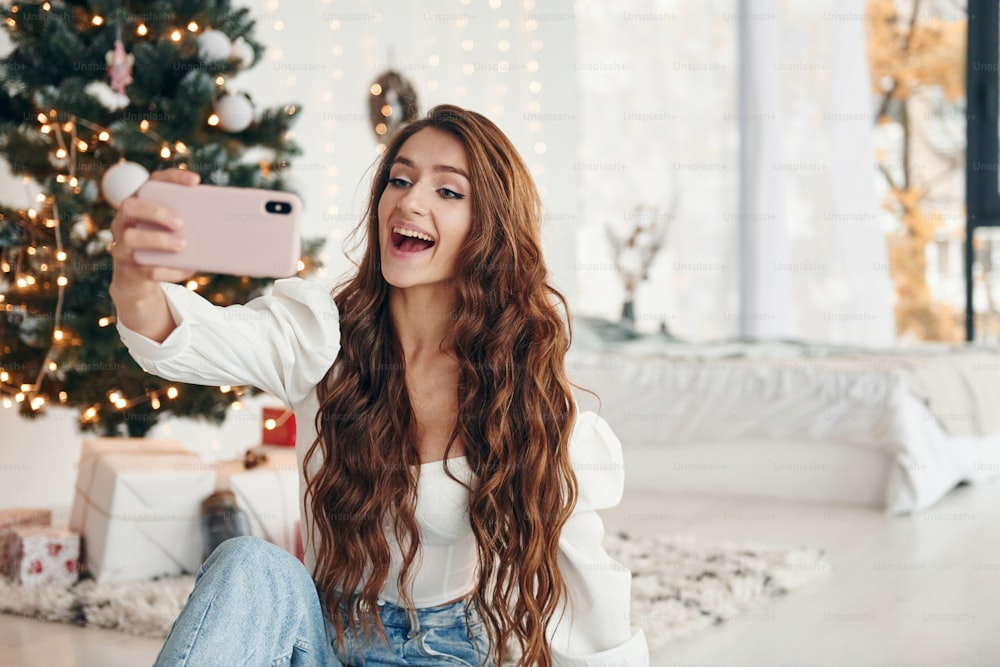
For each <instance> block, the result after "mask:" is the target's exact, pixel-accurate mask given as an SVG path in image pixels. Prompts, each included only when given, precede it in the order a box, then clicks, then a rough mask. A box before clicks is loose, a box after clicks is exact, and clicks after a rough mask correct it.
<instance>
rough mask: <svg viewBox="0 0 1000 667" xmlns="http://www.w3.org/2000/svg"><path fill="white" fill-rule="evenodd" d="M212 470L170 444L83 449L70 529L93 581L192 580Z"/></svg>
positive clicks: (108, 441) (133, 442)
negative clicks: (75, 534) (189, 575)
mask: <svg viewBox="0 0 1000 667" xmlns="http://www.w3.org/2000/svg"><path fill="white" fill-rule="evenodd" d="M214 489H215V471H214V470H213V468H212V466H209V465H206V464H205V463H202V461H201V459H200V458H199V457H198V455H197V454H195V453H194V452H191V451H189V450H187V449H185V448H184V447H183V445H181V443H179V442H177V441H173V440H149V439H144V438H97V439H92V440H88V441H85V442H84V446H83V451H82V454H81V456H80V464H79V469H78V472H77V484H76V493H75V496H74V499H73V509H72V513H71V515H70V528H71V529H72V530H75V531H77V532H79V533H80V534H82V535H83V561H84V562H83V569H84V571H85V572H89V573H90V574H91V575H92V576H93V577H94V578H95V579H96V580H97V581H98V582H102V583H103V582H112V581H135V580H141V579H151V578H154V577H158V576H165V575H177V574H182V573H193V572H196V571H197V570H198V568H199V567H200V566H201V562H202V553H201V551H202V545H201V531H200V509H201V501H202V500H204V499H205V498H206V497H207V496H209V495H210V494H211V493H212V492H213V491H214Z"/></svg>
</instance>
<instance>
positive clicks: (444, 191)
mask: <svg viewBox="0 0 1000 667" xmlns="http://www.w3.org/2000/svg"><path fill="white" fill-rule="evenodd" d="M438 192H440V193H441V196H442V197H444V198H445V199H462V198H463V197H465V195H463V194H459V193H458V192H455V191H454V190H452V189H450V188H441V189H440V190H438Z"/></svg>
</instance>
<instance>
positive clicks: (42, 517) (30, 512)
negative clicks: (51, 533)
mask: <svg viewBox="0 0 1000 667" xmlns="http://www.w3.org/2000/svg"><path fill="white" fill-rule="evenodd" d="M51 525H52V511H51V510H43V509H36V508H29V507H19V508H17V509H10V510H0V533H2V532H4V531H5V530H8V529H10V528H14V527H15V526H51Z"/></svg>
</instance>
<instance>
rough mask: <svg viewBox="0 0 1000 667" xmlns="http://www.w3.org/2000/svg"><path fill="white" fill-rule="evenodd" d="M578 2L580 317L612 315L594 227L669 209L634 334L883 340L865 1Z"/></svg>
mask: <svg viewBox="0 0 1000 667" xmlns="http://www.w3.org/2000/svg"><path fill="white" fill-rule="evenodd" d="M740 5H743V9H744V10H745V17H746V20H745V22H744V28H745V32H744V35H745V36H746V39H745V40H741V39H740V38H739V34H740V20H739V13H740V9H741V7H740ZM576 6H577V17H578V21H577V30H578V34H577V44H578V53H577V59H578V62H579V63H580V65H579V66H578V71H577V82H578V84H579V104H580V114H579V122H580V128H579V129H580V137H581V141H580V147H579V149H578V155H579V163H578V170H577V171H578V177H579V180H580V183H581V189H580V191H581V210H582V224H581V230H580V234H579V242H578V248H577V262H578V266H579V271H578V284H579V290H580V294H581V297H582V298H581V300H580V301H581V309H582V310H584V312H586V313H589V314H594V315H600V316H603V317H610V318H616V317H617V315H618V312H619V310H620V304H621V298H622V295H623V292H622V290H621V287H620V286H619V285H618V281H617V273H616V271H615V270H614V263H615V257H614V256H613V255H612V254H611V252H610V249H609V246H608V244H607V243H606V242H605V240H604V238H605V232H604V227H606V226H612V227H615V228H617V229H618V230H619V232H620V233H624V232H625V231H627V230H628V229H629V228H630V226H631V224H632V222H633V221H632V220H630V219H629V213H630V212H631V211H633V210H634V207H635V206H637V205H640V204H648V205H654V206H658V207H661V208H664V207H667V206H668V205H669V203H670V202H671V201H674V200H676V214H675V216H674V218H673V220H672V222H671V225H670V228H669V232H668V237H667V239H666V245H665V249H664V250H663V251H661V253H660V256H659V257H658V259H657V261H656V263H655V264H654V265H653V267H652V268H651V271H650V274H649V280H648V281H647V282H646V283H645V284H644V285H643V286H642V287H641V288H640V290H639V291H638V293H637V296H636V320H637V326H638V327H639V328H640V329H645V330H653V329H655V328H656V327H657V325H658V323H659V322H664V323H666V325H667V326H668V328H669V329H670V330H671V331H672V332H673V333H675V334H676V335H678V336H681V337H684V338H691V339H712V338H723V337H730V336H735V335H738V334H739V333H740V331H741V329H740V324H741V321H742V322H743V324H744V326H745V328H744V332H745V333H747V334H750V335H756V336H762V337H794V338H799V339H804V340H813V341H825V342H831V343H858V344H867V345H888V344H891V343H892V342H893V341H894V339H895V328H894V325H893V318H892V290H891V284H890V279H889V274H888V270H887V258H886V244H885V237H884V232H883V230H882V228H881V226H880V222H879V220H880V215H879V202H878V200H877V197H876V193H875V187H874V182H875V180H874V178H875V175H874V168H875V167H874V148H873V143H872V106H871V105H872V102H871V100H872V95H871V87H870V83H869V77H868V68H867V62H866V58H865V35H864V17H863V13H864V3H863V0H838V1H834V0H814V1H811V2H807V3H806V2H794V1H784V2H782V1H780V0H746V2H744V3H739V2H737V0H717V1H714V2H713V1H710V2H699V3H692V2H683V1H680V0H676V1H672V2H667V1H661V2H655V1H653V0H629V1H627V2H613V3H604V2H590V1H584V0H578V2H577V5H576ZM741 46H743V48H744V51H743V52H742V53H741V52H740V48H741ZM741 72H744V75H743V76H744V79H743V81H744V88H743V99H744V100H745V106H744V107H743V108H741V107H740V104H739V100H740V96H741V95H740V86H739V81H740V74H741ZM741 129H743V130H744V131H745V132H746V133H747V134H746V135H745V136H744V137H742V138H741V136H740V131H741ZM741 145H742V149H743V150H744V151H746V153H744V155H743V162H744V164H745V165H747V166H750V167H752V168H748V169H746V171H745V175H744V177H743V180H742V186H741V176H740V171H741V170H740V163H741V157H740V150H741ZM741 187H742V188H743V193H744V196H743V197H742V198H741V196H740V192H741ZM741 226H743V227H742V231H741ZM741 235H742V236H741ZM741 239H742V244H741ZM741 267H742V269H741ZM588 297H589V298H588Z"/></svg>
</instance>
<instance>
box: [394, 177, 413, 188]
mask: <svg viewBox="0 0 1000 667" xmlns="http://www.w3.org/2000/svg"><path fill="white" fill-rule="evenodd" d="M409 184H410V182H409V181H408V180H406V179H405V178H398V177H397V178H390V179H389V185H391V186H393V187H395V188H405V187H406V186H407V185H409Z"/></svg>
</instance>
